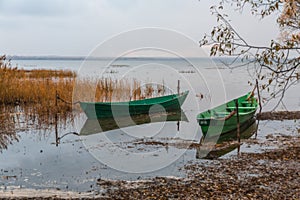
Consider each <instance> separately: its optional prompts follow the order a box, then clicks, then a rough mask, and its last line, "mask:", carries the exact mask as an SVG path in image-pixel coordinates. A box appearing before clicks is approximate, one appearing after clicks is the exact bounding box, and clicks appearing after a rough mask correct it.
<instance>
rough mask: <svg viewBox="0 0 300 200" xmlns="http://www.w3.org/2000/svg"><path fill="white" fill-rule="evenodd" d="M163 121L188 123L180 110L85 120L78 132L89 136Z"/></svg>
mask: <svg viewBox="0 0 300 200" xmlns="http://www.w3.org/2000/svg"><path fill="white" fill-rule="evenodd" d="M165 121H178V122H179V121H188V119H187V117H186V115H185V114H184V112H183V111H182V110H180V111H177V112H168V113H152V114H143V115H134V116H128V117H115V118H101V119H87V120H86V122H85V124H84V125H83V127H82V129H81V130H80V135H91V134H95V133H100V132H105V131H110V130H115V129H120V128H125V127H129V126H135V125H141V124H147V123H155V122H165Z"/></svg>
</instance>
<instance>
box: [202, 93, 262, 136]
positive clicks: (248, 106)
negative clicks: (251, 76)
mask: <svg viewBox="0 0 300 200" xmlns="http://www.w3.org/2000/svg"><path fill="white" fill-rule="evenodd" d="M236 104H237V105H236ZM257 106H258V104H257V100H256V99H255V98H254V97H253V94H252V93H251V92H250V93H248V94H246V95H244V96H241V97H239V98H237V99H236V100H231V101H229V102H227V103H225V104H223V105H220V106H218V107H216V108H214V109H211V110H207V111H205V112H202V113H200V114H199V115H198V116H197V120H198V122H199V125H200V126H201V129H202V133H203V135H204V136H205V135H207V134H209V135H210V136H213V135H220V134H225V133H228V132H230V131H234V130H236V128H237V110H236V107H238V117H239V123H240V125H241V126H242V125H243V124H248V122H249V120H251V119H252V118H254V114H255V112H256V109H257Z"/></svg>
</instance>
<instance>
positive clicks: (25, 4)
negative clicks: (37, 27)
mask: <svg viewBox="0 0 300 200" xmlns="http://www.w3.org/2000/svg"><path fill="white" fill-rule="evenodd" d="M81 4H84V1H81V0H1V1H0V15H2V16H3V15H14V16H18V15H21V16H59V15H67V14H72V13H76V12H80V9H81Z"/></svg>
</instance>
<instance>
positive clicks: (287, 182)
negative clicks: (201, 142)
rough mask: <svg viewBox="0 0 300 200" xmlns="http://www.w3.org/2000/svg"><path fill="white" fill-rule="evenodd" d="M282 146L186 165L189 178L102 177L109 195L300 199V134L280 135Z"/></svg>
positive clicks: (113, 196)
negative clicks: (137, 179)
mask: <svg viewBox="0 0 300 200" xmlns="http://www.w3.org/2000/svg"><path fill="white" fill-rule="evenodd" d="M267 142H272V143H274V142H276V143H277V144H278V146H279V149H276V150H268V151H265V152H264V153H242V154H241V155H240V156H239V157H233V158H230V159H219V160H214V161H208V162H209V164H190V165H186V166H185V167H184V169H182V170H186V171H187V174H188V177H187V178H185V179H178V178H165V177H164V178H163V177H157V178H154V179H151V180H148V181H144V182H125V181H104V180H99V182H98V184H99V186H100V187H101V188H106V191H107V192H106V193H104V194H103V195H105V196H106V198H109V199H128V198H129V199H172V198H175V199H177V198H179V199H224V198H225V199H270V198H271V199H286V198H287V199H299V198H300V186H299V182H300V163H299V161H300V138H299V137H298V136H294V137H292V136H288V137H287V136H276V137H272V138H270V140H268V141H267Z"/></svg>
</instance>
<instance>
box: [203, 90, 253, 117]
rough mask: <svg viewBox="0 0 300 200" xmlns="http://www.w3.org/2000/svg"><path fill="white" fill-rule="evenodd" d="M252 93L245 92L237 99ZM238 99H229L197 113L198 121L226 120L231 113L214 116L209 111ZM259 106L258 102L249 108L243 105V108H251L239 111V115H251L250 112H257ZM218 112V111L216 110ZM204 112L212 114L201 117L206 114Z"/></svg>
mask: <svg viewBox="0 0 300 200" xmlns="http://www.w3.org/2000/svg"><path fill="white" fill-rule="evenodd" d="M250 94H251V92H248V93H247V94H245V95H243V96H240V97H238V98H236V99H241V98H243V97H249V95H250ZM236 99H232V100H230V101H228V102H226V103H224V104H221V105H218V106H216V107H214V108H212V109H208V110H206V111H204V112H201V113H199V114H198V115H197V121H198V122H199V121H202V120H203V121H206V120H216V121H226V119H224V117H226V116H228V115H229V114H230V113H229V112H228V115H224V116H222V117H216V118H215V117H212V116H211V114H210V113H209V111H211V110H215V109H217V108H219V107H221V106H224V105H226V104H228V103H230V102H233V101H234V100H236ZM257 107H258V105H257V103H256V106H255V107H253V106H252V107H249V108H245V107H243V108H242V109H245V110H247V109H249V110H250V111H244V112H241V111H239V116H245V115H249V114H252V113H255V112H256V110H257ZM226 108H227V106H226V107H225V109H226ZM216 112H217V111H216ZM204 114H209V115H210V116H209V117H201V115H204ZM233 116H236V114H234V115H233Z"/></svg>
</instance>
